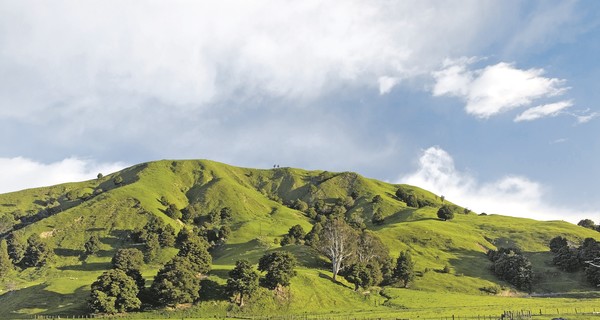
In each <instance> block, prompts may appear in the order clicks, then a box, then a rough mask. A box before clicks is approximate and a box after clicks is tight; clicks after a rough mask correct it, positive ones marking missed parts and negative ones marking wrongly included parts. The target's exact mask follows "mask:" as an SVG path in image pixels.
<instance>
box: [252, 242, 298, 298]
mask: <svg viewBox="0 0 600 320" xmlns="http://www.w3.org/2000/svg"><path fill="white" fill-rule="evenodd" d="M295 268H296V258H295V257H294V255H293V254H291V253H289V252H287V251H275V252H272V253H267V254H265V255H264V256H262V257H261V258H260V260H259V261H258V270H260V271H262V272H266V274H265V278H264V284H265V286H266V287H268V288H270V289H275V288H277V287H279V286H282V287H287V286H289V285H290V281H291V279H292V278H293V277H295V276H296V270H294V269H295Z"/></svg>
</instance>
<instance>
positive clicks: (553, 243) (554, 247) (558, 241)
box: [549, 236, 569, 253]
mask: <svg viewBox="0 0 600 320" xmlns="http://www.w3.org/2000/svg"><path fill="white" fill-rule="evenodd" d="M549 246H550V251H552V252H554V253H557V252H558V251H559V250H560V249H562V248H566V247H568V246H569V244H568V242H567V239H566V238H563V237H561V236H557V237H554V238H552V240H550V243H549Z"/></svg>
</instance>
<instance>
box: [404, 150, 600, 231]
mask: <svg viewBox="0 0 600 320" xmlns="http://www.w3.org/2000/svg"><path fill="white" fill-rule="evenodd" d="M398 183H405V184H410V185H415V186H419V187H421V188H424V189H426V190H429V191H431V192H434V193H436V194H438V195H444V196H445V197H446V199H448V200H450V201H452V202H454V203H456V204H458V205H460V206H463V207H468V208H469V209H471V210H473V211H475V212H479V213H481V212H486V213H488V214H503V215H510V216H515V217H524V218H533V219H538V220H566V221H569V222H573V223H577V222H578V221H579V220H580V219H584V218H588V217H594V216H597V215H598V212H587V211H579V212H574V209H573V208H568V209H567V208H560V207H556V206H552V205H549V204H548V200H547V199H546V198H545V193H544V186H543V185H541V184H540V183H538V182H535V181H532V180H531V179H528V178H527V177H523V176H518V175H507V176H505V177H503V178H501V179H499V180H496V181H491V182H481V181H477V179H476V178H475V177H473V176H472V175H471V174H469V173H466V172H461V171H459V170H457V169H456V166H455V164H454V159H453V158H452V156H451V155H450V154H448V152H446V151H445V150H443V149H441V148H440V147H430V148H428V149H426V150H424V151H423V153H422V155H421V156H420V158H419V167H418V169H417V170H416V171H415V172H413V173H410V174H407V175H405V176H402V177H401V178H400V179H399V181H398ZM575 211H576V209H575Z"/></svg>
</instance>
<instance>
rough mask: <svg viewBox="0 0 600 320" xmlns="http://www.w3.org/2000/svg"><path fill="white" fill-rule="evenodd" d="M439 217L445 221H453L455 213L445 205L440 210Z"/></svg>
mask: <svg viewBox="0 0 600 320" xmlns="http://www.w3.org/2000/svg"><path fill="white" fill-rule="evenodd" d="M437 216H438V218H440V219H442V220H444V221H447V220H452V219H453V218H454V212H452V209H450V207H448V206H447V205H443V206H441V207H440V208H439V209H438V212H437Z"/></svg>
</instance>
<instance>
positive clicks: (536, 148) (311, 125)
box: [0, 0, 600, 223]
mask: <svg viewBox="0 0 600 320" xmlns="http://www.w3.org/2000/svg"><path fill="white" fill-rule="evenodd" d="M599 23H600V2H597V1H568V0H567V1H541V0H539V1H510V0H508V1H468V0H457V1H423V0H414V1H312V0H307V1H262V0H257V1H178V0H175V1H144V2H139V1H128V0H125V1H123V0H119V1H110V0H109V1H107V0H102V1H77V0H73V1H61V0H54V1H41V0H40V1H28V0H25V1H21V0H19V1H15V0H12V1H7V0H0V75H2V76H1V77H0V193H3V192H12V191H17V190H21V189H25V188H31V187H37V186H45V185H52V184H57V183H61V182H67V181H79V180H87V179H92V178H94V177H95V176H96V175H97V173H99V172H102V173H104V174H108V173H111V172H114V171H117V170H120V169H122V168H125V167H127V166H130V165H134V164H137V163H140V162H146V161H152V160H160V159H210V160H215V161H220V162H225V163H228V164H231V165H236V166H244V167H253V168H269V167H272V166H273V164H279V165H280V166H290V167H300V168H305V169H315V170H316V169H320V170H329V171H354V172H358V173H360V174H362V175H364V176H366V177H370V178H376V179H380V180H383V181H387V182H390V183H408V184H413V185H417V186H420V187H423V188H425V189H428V190H430V191H432V192H434V193H436V194H439V195H444V196H445V197H446V199H448V200H450V201H452V202H455V203H457V204H459V205H462V206H465V207H468V208H470V209H471V210H473V211H475V212H486V213H488V214H491V213H498V214H505V215H512V216H519V217H530V218H535V219H541V220H555V219H561V220H566V221H570V222H575V223H576V222H577V221H579V220H580V219H584V218H589V219H592V220H594V221H595V222H596V223H600V209H599V208H600V197H599V196H598V195H597V194H596V193H595V191H594V190H596V191H598V190H600V170H599V169H598V159H599V158H600V143H599V137H600V106H599V105H598V101H599V100H600V99H599V98H600V90H598V85H597V83H598V79H600V66H599V64H598V62H597V57H599V56H600V26H599Z"/></svg>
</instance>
